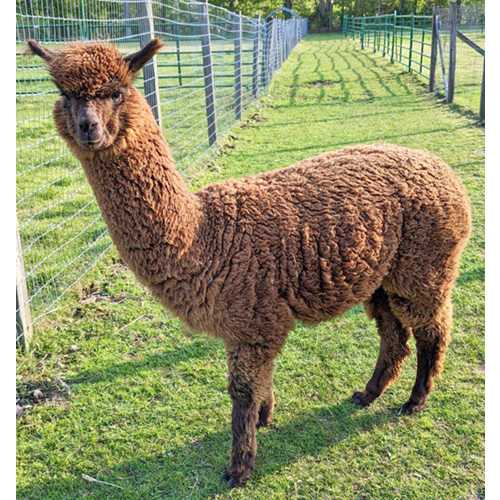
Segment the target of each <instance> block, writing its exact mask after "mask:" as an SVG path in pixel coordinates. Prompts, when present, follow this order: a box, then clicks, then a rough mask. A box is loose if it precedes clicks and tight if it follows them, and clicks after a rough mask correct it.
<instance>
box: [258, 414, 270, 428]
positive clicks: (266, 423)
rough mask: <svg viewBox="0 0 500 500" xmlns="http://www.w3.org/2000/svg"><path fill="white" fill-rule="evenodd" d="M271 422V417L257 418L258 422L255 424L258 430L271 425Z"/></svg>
mask: <svg viewBox="0 0 500 500" xmlns="http://www.w3.org/2000/svg"><path fill="white" fill-rule="evenodd" d="M271 421H272V417H271V416H269V417H266V418H263V417H260V416H259V420H258V422H257V428H259V427H268V426H269V425H271Z"/></svg>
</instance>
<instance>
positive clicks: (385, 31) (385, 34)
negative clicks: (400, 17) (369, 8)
mask: <svg viewBox="0 0 500 500" xmlns="http://www.w3.org/2000/svg"><path fill="white" fill-rule="evenodd" d="M386 45H387V16H384V48H383V50H382V57H385V53H386V52H387V47H386Z"/></svg>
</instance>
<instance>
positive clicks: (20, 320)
mask: <svg viewBox="0 0 500 500" xmlns="http://www.w3.org/2000/svg"><path fill="white" fill-rule="evenodd" d="M32 332H33V328H32V326H31V314H30V306H29V296H28V288H27V287H26V273H25V271H24V262H23V253H22V247H21V238H20V236H19V227H18V225H17V220H16V345H17V346H22V347H24V348H26V347H28V343H29V341H30V340H31V337H32Z"/></svg>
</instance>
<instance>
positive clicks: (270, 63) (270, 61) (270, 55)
mask: <svg viewBox="0 0 500 500" xmlns="http://www.w3.org/2000/svg"><path fill="white" fill-rule="evenodd" d="M274 21H275V18H274V17H273V18H272V19H271V21H270V22H269V25H270V28H269V43H268V45H267V67H268V69H267V85H269V83H270V81H271V80H272V78H273V74H274V56H275V53H274V52H275V47H276V43H275V34H274V33H275V29H274Z"/></svg>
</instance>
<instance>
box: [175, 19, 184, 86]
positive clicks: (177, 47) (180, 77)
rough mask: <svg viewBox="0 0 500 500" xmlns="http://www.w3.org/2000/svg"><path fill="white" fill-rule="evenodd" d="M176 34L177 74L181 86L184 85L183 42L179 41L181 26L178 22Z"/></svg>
mask: <svg viewBox="0 0 500 500" xmlns="http://www.w3.org/2000/svg"><path fill="white" fill-rule="evenodd" d="M174 35H175V48H176V54H177V74H178V75H179V86H180V87H182V65H181V44H180V42H179V26H178V25H177V24H174Z"/></svg>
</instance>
